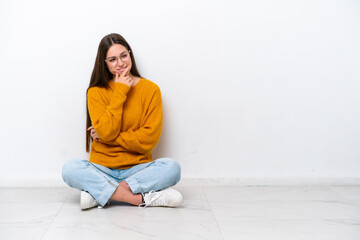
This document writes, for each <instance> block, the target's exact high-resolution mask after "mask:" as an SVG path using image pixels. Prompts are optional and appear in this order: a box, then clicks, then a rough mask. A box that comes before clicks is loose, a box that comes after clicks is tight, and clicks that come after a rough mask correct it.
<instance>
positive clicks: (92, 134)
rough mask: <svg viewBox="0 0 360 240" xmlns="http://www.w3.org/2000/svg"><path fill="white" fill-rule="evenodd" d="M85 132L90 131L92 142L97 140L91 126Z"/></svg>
mask: <svg viewBox="0 0 360 240" xmlns="http://www.w3.org/2000/svg"><path fill="white" fill-rule="evenodd" d="M87 130H88V131H90V136H91V137H92V139H93V140H95V141H98V140H99V136H98V135H97V133H96V131H95V129H94V127H93V126H91V127H89V128H88V129H87Z"/></svg>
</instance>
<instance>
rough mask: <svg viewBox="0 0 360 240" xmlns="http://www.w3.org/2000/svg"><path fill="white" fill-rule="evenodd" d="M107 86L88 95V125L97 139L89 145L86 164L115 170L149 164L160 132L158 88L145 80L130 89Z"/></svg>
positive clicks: (160, 102) (160, 114)
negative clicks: (89, 124) (90, 124)
mask: <svg viewBox="0 0 360 240" xmlns="http://www.w3.org/2000/svg"><path fill="white" fill-rule="evenodd" d="M109 85H110V88H108V89H106V88H101V87H91V88H90V89H89V90H88V93H87V101H88V108H89V113H90V118H91V122H92V125H93V126H94V129H95V131H96V133H97V134H98V135H99V138H100V140H99V141H93V142H92V144H91V151H90V159H89V161H90V162H93V163H97V164H101V165H103V166H105V167H108V168H117V169H126V168H129V167H132V166H134V165H137V164H140V163H146V162H151V161H152V150H153V148H154V147H155V146H156V144H157V143H158V141H159V139H160V135H161V130H162V101H161V93H160V89H159V87H158V86H157V85H156V84H155V83H153V82H151V81H149V80H147V79H144V78H142V79H140V81H139V82H138V83H137V84H136V85H135V86H133V87H131V88H130V87H129V86H127V85H125V84H122V83H115V82H109Z"/></svg>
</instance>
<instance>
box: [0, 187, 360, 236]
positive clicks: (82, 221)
mask: <svg viewBox="0 0 360 240" xmlns="http://www.w3.org/2000/svg"><path fill="white" fill-rule="evenodd" d="M175 188H176V189H178V190H179V191H181V192H182V193H183V195H184V198H185V201H184V204H183V206H182V207H181V208H176V209H171V208H145V209H141V208H138V207H133V206H128V205H125V204H119V203H117V204H116V203H113V204H112V205H111V206H110V207H108V208H106V209H98V208H94V209H90V210H86V211H81V210H80V209H79V196H80V195H79V194H80V192H79V191H78V190H75V189H71V188H0V196H1V197H0V239H4V240H10V239H31V240H36V239H39V240H40V239H42V240H48V239H67V240H70V239H77V240H78V239H87V240H91V239H111V240H113V239H170V240H174V239H185V240H188V239H189V240H191V239H246V240H250V239H266V240H270V239H276V240H281V239H286V240H290V239H291V240H297V239H314V240H322V239H326V240H331V239H336V240H338V239H341V240H344V239H346V240H350V239H356V240H359V239H360V186H321V187H316V186H306V187H298V186H297V187H294V186H289V187H284V186H278V187H245V186H231V187H190V186H187V187H186V186H182V187H175Z"/></svg>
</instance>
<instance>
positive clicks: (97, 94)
mask: <svg viewBox="0 0 360 240" xmlns="http://www.w3.org/2000/svg"><path fill="white" fill-rule="evenodd" d="M161 130H162V101H161V93H160V89H159V87H158V86H157V85H156V84H155V83H153V82H151V81H149V80H147V79H145V78H142V77H141V76H140V74H139V72H138V70H137V67H136V63H135V58H134V54H133V51H132V50H131V47H130V45H129V44H128V42H127V41H126V40H125V39H124V38H123V37H122V36H121V35H119V34H115V33H113V34H109V35H107V36H105V37H104V38H103V39H102V40H101V42H100V44H99V48H98V52H97V56H96V60H95V66H94V69H93V72H92V75H91V79H90V85H89V88H88V90H87V134H86V151H87V152H89V147H90V142H91V140H92V142H91V151H90V159H89V161H87V160H78V159H72V160H69V161H67V162H66V163H65V164H64V166H63V170H62V177H63V179H64V181H65V182H66V183H67V184H68V185H69V186H70V187H74V188H77V189H79V190H81V195H80V207H81V209H88V208H92V207H96V206H98V207H103V206H105V205H108V203H109V202H110V200H115V201H121V202H127V203H130V204H133V205H138V206H144V207H146V206H165V207H177V206H179V205H180V204H181V203H182V200H183V198H182V195H181V194H180V193H179V192H178V191H176V190H175V189H172V188H169V187H170V186H173V185H175V184H176V183H177V182H178V181H179V180H180V166H179V164H178V163H177V162H176V161H175V160H173V159H170V158H160V159H156V160H153V159H152V150H153V149H154V147H155V145H156V144H157V142H158V141H159V139H160V135H161Z"/></svg>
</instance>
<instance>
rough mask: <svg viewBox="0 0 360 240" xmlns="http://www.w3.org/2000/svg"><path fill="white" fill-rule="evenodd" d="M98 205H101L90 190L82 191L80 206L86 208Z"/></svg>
mask: <svg viewBox="0 0 360 240" xmlns="http://www.w3.org/2000/svg"><path fill="white" fill-rule="evenodd" d="M96 206H100V205H99V203H98V202H97V201H95V199H94V198H93V197H92V196H91V195H90V194H89V193H88V192H85V191H81V195H80V208H81V209H82V210H85V209H89V208H93V207H96Z"/></svg>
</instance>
